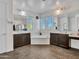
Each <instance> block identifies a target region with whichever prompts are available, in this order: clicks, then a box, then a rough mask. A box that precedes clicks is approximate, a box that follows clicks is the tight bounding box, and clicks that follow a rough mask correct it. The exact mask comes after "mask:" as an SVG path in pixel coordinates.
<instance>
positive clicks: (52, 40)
mask: <svg viewBox="0 0 79 59" xmlns="http://www.w3.org/2000/svg"><path fill="white" fill-rule="evenodd" d="M57 39H58V37H57V35H56V34H54V33H52V34H51V35H50V44H54V45H57Z"/></svg>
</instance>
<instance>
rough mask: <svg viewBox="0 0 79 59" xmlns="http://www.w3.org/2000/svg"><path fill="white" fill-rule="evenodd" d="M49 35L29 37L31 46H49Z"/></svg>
mask: <svg viewBox="0 0 79 59" xmlns="http://www.w3.org/2000/svg"><path fill="white" fill-rule="evenodd" d="M49 36H50V35H31V44H32V45H49V44H50V37H49Z"/></svg>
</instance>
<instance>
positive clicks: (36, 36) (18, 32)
mask: <svg viewBox="0 0 79 59" xmlns="http://www.w3.org/2000/svg"><path fill="white" fill-rule="evenodd" d="M23 33H31V32H30V31H13V34H23ZM50 33H60V34H69V36H70V37H79V35H77V33H72V32H58V31H54V32H50ZM49 37H50V34H49V35H32V37H31V38H49Z"/></svg>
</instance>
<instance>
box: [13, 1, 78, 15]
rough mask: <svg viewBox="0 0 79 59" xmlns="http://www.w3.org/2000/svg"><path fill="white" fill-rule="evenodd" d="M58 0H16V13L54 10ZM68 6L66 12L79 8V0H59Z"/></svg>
mask: <svg viewBox="0 0 79 59" xmlns="http://www.w3.org/2000/svg"><path fill="white" fill-rule="evenodd" d="M56 1H57V0H14V3H13V9H14V14H18V12H19V11H20V10H24V11H26V12H27V14H28V12H30V13H34V14H42V13H46V12H50V11H51V12H52V11H53V10H54V7H55V5H56ZM59 1H60V3H61V4H62V5H64V6H65V7H66V9H65V12H71V11H75V10H78V9H79V0H59Z"/></svg>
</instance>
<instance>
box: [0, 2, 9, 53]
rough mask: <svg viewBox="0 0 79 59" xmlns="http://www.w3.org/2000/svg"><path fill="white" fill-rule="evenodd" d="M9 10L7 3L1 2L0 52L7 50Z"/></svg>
mask: <svg viewBox="0 0 79 59" xmlns="http://www.w3.org/2000/svg"><path fill="white" fill-rule="evenodd" d="M6 14H7V12H6V4H5V3H3V2H0V53H3V52H5V51H6V38H7V37H6V33H7V25H6V23H7V22H6V21H7V18H6V17H7V15H6Z"/></svg>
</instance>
